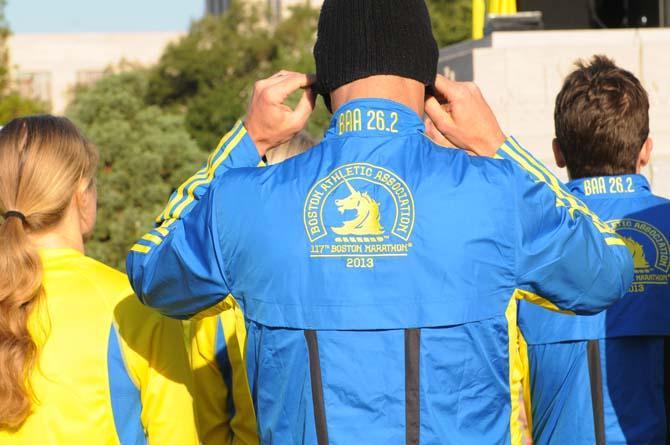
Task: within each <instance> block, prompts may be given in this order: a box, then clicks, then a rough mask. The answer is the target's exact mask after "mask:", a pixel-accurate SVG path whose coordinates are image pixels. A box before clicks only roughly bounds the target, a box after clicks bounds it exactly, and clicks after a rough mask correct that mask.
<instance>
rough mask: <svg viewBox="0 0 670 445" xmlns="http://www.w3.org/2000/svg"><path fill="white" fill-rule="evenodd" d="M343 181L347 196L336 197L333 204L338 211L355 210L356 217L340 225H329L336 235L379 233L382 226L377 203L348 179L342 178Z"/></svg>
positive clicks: (382, 230)
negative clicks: (342, 197) (354, 186)
mask: <svg viewBox="0 0 670 445" xmlns="http://www.w3.org/2000/svg"><path fill="white" fill-rule="evenodd" d="M344 183H345V184H346V186H347V188H348V189H349V193H350V194H349V196H347V197H346V198H344V199H336V200H335V205H337V210H338V211H339V212H340V213H344V212H345V210H355V211H356V217H355V218H354V219H352V220H350V221H345V222H343V223H342V226H341V227H331V229H332V230H333V232H335V233H337V234H338V235H381V234H382V233H384V228H383V227H382V226H381V224H380V222H379V203H378V202H376V201H375V200H374V199H372V198H370V196H369V195H368V194H367V192H364V193H361V192H359V191H357V190H355V189H354V188H353V187H352V186H351V184H350V183H349V181H347V179H346V178H344Z"/></svg>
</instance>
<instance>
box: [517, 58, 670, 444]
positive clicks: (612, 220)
mask: <svg viewBox="0 0 670 445" xmlns="http://www.w3.org/2000/svg"><path fill="white" fill-rule="evenodd" d="M555 124H556V139H555V140H554V152H555V155H556V160H557V163H558V166H559V167H564V166H566V165H567V168H568V174H569V176H570V178H571V182H570V183H568V188H569V189H570V191H571V192H572V193H574V194H575V195H577V196H579V197H580V198H581V199H583V200H584V201H585V202H586V203H587V204H588V205H589V207H590V208H591V209H593V210H594V211H595V212H596V213H597V214H598V215H599V216H600V217H601V218H603V219H604V220H607V223H608V224H609V225H610V226H611V227H612V228H614V229H615V230H616V231H617V233H619V235H620V236H621V237H622V239H623V240H624V242H625V243H626V246H627V247H628V249H629V250H630V251H631V254H632V256H633V264H634V267H635V278H634V282H633V284H632V286H631V287H630V289H629V292H628V294H627V295H626V296H625V297H624V298H623V299H622V300H621V301H620V302H618V303H617V304H615V305H614V306H612V307H611V308H610V309H608V310H607V311H605V312H602V313H600V314H598V315H595V316H590V317H568V316H564V315H561V314H556V313H551V312H549V311H544V310H541V309H540V310H538V309H536V308H535V307H532V306H531V305H526V304H524V303H522V304H521V306H520V315H519V316H520V326H521V329H522V332H523V335H524V337H525V339H526V340H527V342H528V355H529V361H530V383H531V399H532V414H533V416H532V417H533V430H534V431H533V436H534V438H535V443H537V444H554V443H570V444H593V443H595V444H604V443H607V444H633V443H635V444H642V443H644V444H651V445H663V444H665V443H666V434H667V433H666V413H665V404H664V397H663V393H664V386H665V385H667V383H668V382H665V383H664V363H663V361H664V350H663V349H664V338H663V336H668V335H670V286H669V285H668V277H669V275H668V271H669V269H670V245H669V244H668V236H669V235H670V201H668V200H666V199H664V198H661V197H658V196H655V195H653V194H652V192H651V190H650V187H649V183H648V182H647V180H646V179H645V177H644V176H642V175H640V170H641V168H642V167H643V166H644V165H646V164H647V162H649V157H650V155H651V149H652V142H651V139H649V138H648V136H649V101H648V99H647V93H646V92H645V90H644V88H643V87H642V85H641V84H640V82H639V81H638V79H636V78H635V76H634V75H633V74H631V73H629V72H628V71H625V70H623V69H621V68H618V67H616V66H615V65H614V63H613V62H612V61H611V60H609V59H607V58H605V57H603V56H596V57H595V58H594V59H593V60H592V61H591V62H590V63H583V62H580V63H578V67H577V69H576V70H575V71H574V72H573V73H572V74H570V75H569V76H568V77H567V79H566V80H565V83H564V85H563V88H562V89H561V91H560V93H559V94H558V97H557V98H556V109H555ZM568 279H569V277H568ZM599 285H600V284H599V282H598V281H595V282H594V286H595V287H597V286H599ZM666 390H667V389H666Z"/></svg>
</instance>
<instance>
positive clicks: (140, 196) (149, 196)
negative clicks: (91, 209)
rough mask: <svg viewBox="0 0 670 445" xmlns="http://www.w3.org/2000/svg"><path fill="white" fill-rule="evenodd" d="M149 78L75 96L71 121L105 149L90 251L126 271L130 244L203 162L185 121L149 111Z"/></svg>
mask: <svg viewBox="0 0 670 445" xmlns="http://www.w3.org/2000/svg"><path fill="white" fill-rule="evenodd" d="M147 89H148V82H147V76H146V73H145V72H143V71H139V70H138V71H133V72H128V73H121V74H113V75H108V76H106V77H104V78H103V79H101V80H100V81H98V82H97V83H96V84H95V85H93V86H90V87H82V88H80V89H78V90H77V91H76V94H75V99H74V101H73V103H72V104H71V105H70V107H69V108H68V110H67V115H68V116H69V117H70V118H71V119H72V120H73V121H74V122H75V123H76V124H77V125H78V126H79V127H80V128H81V129H82V130H83V132H84V133H85V134H86V136H87V137H88V138H89V139H90V140H91V141H93V142H94V143H95V144H96V145H97V146H98V148H99V150H100V166H99V171H98V203H99V211H98V222H97V225H96V229H95V233H94V235H93V239H92V240H91V241H90V243H89V244H88V246H87V249H88V251H89V253H90V254H91V255H92V256H94V257H95V258H98V259H100V260H102V261H103V262H105V263H107V264H109V265H111V266H114V267H116V268H119V269H121V270H123V268H124V259H125V257H126V254H127V252H128V249H129V248H130V247H131V246H132V243H133V242H134V241H135V240H137V239H139V238H140V237H141V236H142V235H143V234H144V233H145V232H146V231H148V230H149V229H151V225H150V224H149V223H150V221H152V220H153V218H154V217H155V216H156V215H158V213H159V212H160V211H161V209H162V207H163V206H164V205H165V203H166V202H167V198H168V196H169V195H170V193H171V192H172V190H173V189H174V188H175V187H176V186H178V185H179V184H180V183H181V182H182V181H184V180H185V179H186V178H188V177H189V176H190V174H191V173H193V171H195V169H196V168H197V166H198V165H199V163H201V162H202V160H203V157H204V156H203V154H202V153H201V152H200V150H199V149H198V147H197V145H196V143H195V141H194V140H193V139H192V138H191V136H190V135H189V134H188V132H187V131H186V129H185V126H184V119H183V116H181V115H179V114H176V113H172V112H167V111H164V110H161V109H160V108H159V107H156V106H150V105H147V104H146V103H145V102H144V97H145V96H146V94H147Z"/></svg>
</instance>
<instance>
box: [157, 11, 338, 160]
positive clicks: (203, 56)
mask: <svg viewBox="0 0 670 445" xmlns="http://www.w3.org/2000/svg"><path fill="white" fill-rule="evenodd" d="M262 13H263V11H262V10H259V9H258V8H253V7H245V6H237V7H233V8H231V9H230V10H229V11H228V12H227V13H225V14H223V15H222V16H219V17H214V16H209V17H205V18H203V19H202V20H200V21H198V22H196V23H194V24H193V26H192V28H191V30H190V32H189V33H188V35H186V36H185V37H184V38H183V39H182V40H180V41H179V42H178V43H176V44H173V45H171V46H170V47H168V49H167V50H166V51H165V53H164V54H163V57H162V58H161V60H160V62H159V63H158V65H157V66H156V67H155V68H154V69H153V70H152V72H151V74H150V77H149V83H150V86H149V90H148V93H147V100H148V102H149V103H152V104H156V105H159V106H161V107H169V108H173V109H177V110H184V111H185V113H186V125H187V128H188V130H189V132H190V133H191V134H192V135H193V137H194V138H195V139H196V140H197V141H198V144H199V145H200V147H201V148H203V149H206V150H210V149H212V147H214V145H215V144H216V143H217V142H218V140H219V138H220V137H221V134H222V132H224V131H226V130H227V129H228V128H230V127H231V126H232V125H233V124H234V123H235V121H236V120H237V119H238V118H240V117H241V116H242V114H243V113H244V111H245V109H246V105H247V103H248V101H249V96H250V93H251V91H252V86H253V83H254V82H255V81H256V80H259V79H262V78H264V77H267V76H270V75H271V74H273V73H274V72H275V71H278V70H280V69H289V70H295V71H303V72H313V71H314V61H313V59H312V55H311V51H312V46H313V45H314V39H315V36H316V23H317V19H318V11H317V10H314V9H311V8H309V7H304V6H303V7H297V8H294V9H293V13H292V14H291V16H290V18H288V19H287V20H285V21H283V22H281V23H280V24H279V25H278V26H276V27H270V26H268V24H267V22H265V21H264V20H263V18H262V17H263V14H262ZM291 99H292V101H295V100H296V98H291ZM328 119H329V118H328V113H327V111H326V110H325V108H324V107H323V105H320V106H319V109H318V110H317V112H316V113H315V115H314V117H313V118H312V119H311V121H310V126H309V128H308V130H309V131H310V132H311V133H312V134H313V135H314V136H319V137H320V136H321V135H322V133H323V130H324V129H325V127H326V125H327V122H328Z"/></svg>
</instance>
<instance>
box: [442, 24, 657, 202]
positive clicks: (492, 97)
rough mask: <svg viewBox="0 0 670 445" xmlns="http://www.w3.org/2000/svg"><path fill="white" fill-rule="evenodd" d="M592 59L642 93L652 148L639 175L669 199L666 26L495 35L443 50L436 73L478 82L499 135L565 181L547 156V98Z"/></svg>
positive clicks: (549, 108) (550, 105) (550, 130)
mask: <svg viewBox="0 0 670 445" xmlns="http://www.w3.org/2000/svg"><path fill="white" fill-rule="evenodd" d="M594 54H606V55H608V56H610V57H612V58H613V59H614V60H615V61H616V63H617V64H619V65H620V66H622V67H624V68H626V69H628V70H630V71H631V72H633V73H634V74H635V75H636V76H638V78H639V79H640V80H641V81H642V83H643V85H644V86H645V88H646V89H647V91H648V93H649V96H650V102H651V109H650V120H651V137H652V138H653V139H654V142H655V149H654V154H653V158H652V163H651V166H650V167H649V168H647V169H646V170H645V172H644V173H645V174H646V175H647V177H648V178H649V179H650V180H651V181H652V185H653V187H654V191H655V192H656V193H658V194H661V195H663V196H666V197H670V28H661V29H645V30H635V29H627V30H584V31H527V32H501V33H494V34H493V35H491V36H488V37H486V38H485V39H483V40H480V41H477V42H464V43H461V44H457V45H453V46H451V47H448V48H445V49H444V50H442V51H441V53H440V69H441V70H442V72H443V73H446V74H447V75H450V76H451V77H452V78H455V79H457V80H474V81H475V82H477V84H478V85H479V86H480V88H481V89H482V91H483V92H484V94H485V96H486V98H487V99H488V101H489V103H490V104H491V106H492V108H493V109H494V111H495V112H496V115H497V116H498V119H499V120H500V123H501V125H502V127H503V130H504V131H506V132H509V133H511V134H514V135H516V136H518V137H519V138H520V140H521V141H523V143H524V144H525V145H526V146H527V147H528V148H529V149H531V150H532V151H533V152H534V153H535V154H536V155H537V156H538V157H540V158H541V159H542V160H543V161H544V162H545V163H547V165H549V166H551V167H553V168H554V171H555V172H556V173H558V174H559V176H560V177H561V178H563V179H567V176H566V174H565V172H564V171H558V169H556V168H555V166H554V162H553V156H552V154H551V141H552V139H553V137H554V127H553V112H554V100H555V98H556V94H558V91H559V90H560V88H561V85H562V82H563V79H564V77H565V76H566V75H567V74H569V73H570V72H571V71H572V68H573V63H574V61H575V60H576V59H578V58H589V57H591V56H592V55H594Z"/></svg>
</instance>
